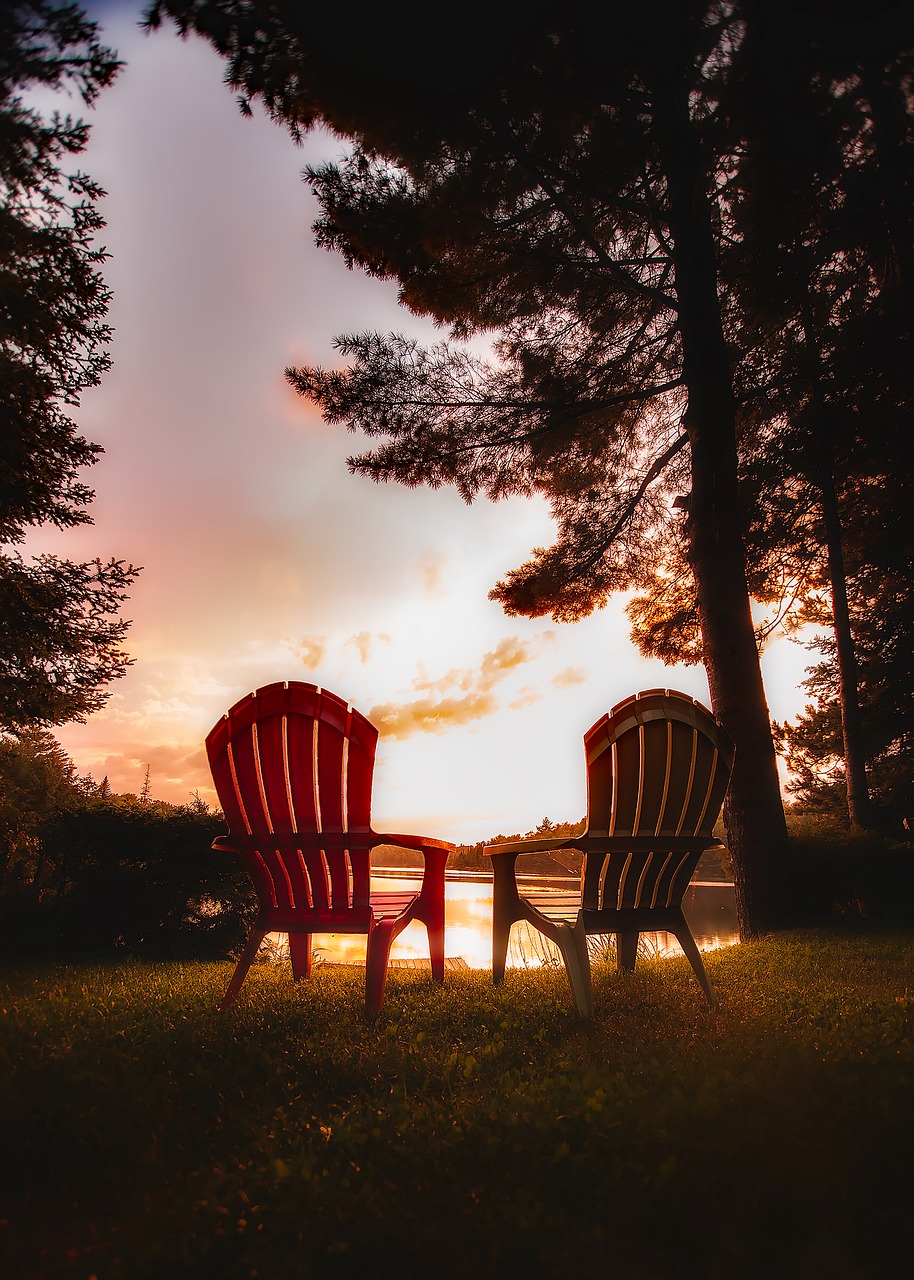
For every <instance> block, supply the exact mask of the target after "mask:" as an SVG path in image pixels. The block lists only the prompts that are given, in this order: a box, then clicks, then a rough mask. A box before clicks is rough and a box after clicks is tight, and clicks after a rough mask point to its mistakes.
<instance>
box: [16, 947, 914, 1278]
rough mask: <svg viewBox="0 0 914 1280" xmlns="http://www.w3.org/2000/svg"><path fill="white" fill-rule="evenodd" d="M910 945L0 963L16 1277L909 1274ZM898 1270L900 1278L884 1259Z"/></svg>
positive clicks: (913, 1001)
mask: <svg viewBox="0 0 914 1280" xmlns="http://www.w3.org/2000/svg"><path fill="white" fill-rule="evenodd" d="M912 943H914V934H912V933H911V932H909V931H901V930H885V931H876V930H873V931H868V932H860V931H857V932H851V931H837V932H825V931H803V932H794V933H790V934H784V935H778V936H775V937H771V938H768V939H764V940H761V941H759V942H755V943H752V944H748V945H743V946H739V947H733V948H729V949H727V950H725V951H721V952H718V953H715V954H712V955H711V956H709V957H708V968H709V972H710V973H711V976H712V980H713V981H714V982H715V984H716V986H717V989H718V992H719V996H720V1005H719V1008H718V1009H716V1010H714V1011H711V1010H708V1009H707V1008H706V1006H705V1005H704V1004H703V1002H702V1000H701V996H700V992H699V990H698V987H697V985H696V984H695V982H694V979H693V978H692V976H691V973H690V971H689V969H688V966H687V964H686V962H685V961H684V960H682V959H673V960H659V959H658V960H648V961H645V962H643V963H641V964H639V969H638V972H637V973H636V974H634V975H626V974H622V975H620V974H616V973H615V972H614V971H613V970H611V969H609V968H603V967H598V968H597V970H596V973H595V997H596V1006H597V1013H596V1019H595V1024H594V1026H593V1028H592V1029H588V1028H587V1027H586V1026H584V1025H582V1024H581V1023H579V1022H578V1021H577V1019H576V1018H575V1016H574V1012H573V1005H572V1001H571V998H570V994H569V992H568V989H567V985H566V982H565V978H564V975H563V974H562V973H561V972H560V971H554V970H546V971H542V972H533V971H518V972H515V973H513V974H511V975H510V976H509V979H508V981H507V982H506V983H505V985H504V987H502V988H499V989H498V990H495V989H493V987H492V986H491V982H490V981H489V978H488V975H487V974H485V973H478V972H470V973H458V974H452V975H449V976H448V979H447V982H446V984H445V987H444V989H443V990H442V989H440V988H438V987H436V986H434V985H433V984H432V983H431V982H430V981H429V980H428V979H427V978H426V977H424V976H423V975H421V974H418V973H411V972H409V971H406V972H403V971H395V972H394V973H392V974H391V977H390V979H389V985H388V995H387V999H386V1002H385V1006H384V1009H383V1010H382V1013H381V1016H380V1018H379V1019H378V1020H377V1022H375V1023H374V1024H372V1023H369V1022H367V1021H366V1020H365V1019H364V1017H363V1014H362V973H361V971H360V970H357V969H356V970H345V969H336V970H331V971H329V972H325V973H320V974H318V975H317V977H316V979H315V981H314V982H313V983H312V984H310V985H302V986H299V987H293V985H292V984H291V982H290V981H289V976H288V973H287V972H286V971H285V969H279V968H278V967H275V968H270V967H268V966H264V965H259V966H257V967H256V969H255V971H254V972H253V973H252V976H251V977H250V978H249V981H248V984H246V986H245V990H244V992H243V993H242V997H241V999H240V1000H239V1003H238V1005H237V1006H236V1009H235V1010H234V1011H233V1013H232V1014H231V1015H229V1016H228V1017H224V1016H222V1017H220V1016H219V1015H218V1014H217V1013H216V1012H215V1004H216V1002H217V999H218V995H219V994H220V992H221V990H222V988H223V986H224V983H225V981H226V979H227V975H228V973H229V970H230V965H229V964H228V963H224V964H220V963H199V964H180V963H158V964H153V963H148V962H142V963H141V962H133V963H130V962H128V963H119V964H114V963H111V964H105V965H90V964H75V963H74V964H53V965H52V964H30V965H25V964H23V965H18V966H13V965H6V966H5V967H4V968H3V969H2V970H0V1023H2V1025H0V1097H2V1103H0V1127H2V1141H3V1149H4V1150H5V1151H6V1152H7V1159H6V1160H5V1161H4V1162H3V1164H2V1174H0V1192H2V1208H0V1250H2V1251H3V1254H4V1255H5V1257H6V1259H7V1267H8V1268H11V1269H9V1270H7V1272H6V1274H7V1275H9V1276H10V1277H14V1276H15V1277H29V1278H30V1280H38V1277H42V1278H44V1277H47V1278H48V1280H50V1278H52V1277H53V1278H55V1280H56V1278H57V1277H60V1278H61V1280H70V1277H73V1278H74V1280H75V1278H76V1277H80V1278H81V1280H87V1278H88V1277H90V1276H93V1275H94V1276H96V1277H97V1278H98V1280H145V1278H146V1277H150V1278H151V1277H161V1276H166V1275H168V1276H171V1277H185V1276H186V1277H191V1276H194V1277H201V1276H209V1275H214V1276H216V1275H219V1276H223V1277H236V1276H237V1277H242V1276H258V1275H261V1276H266V1275H271V1276H277V1277H286V1276H288V1277H300V1276H302V1277H308V1276H312V1275H313V1276H322V1277H328V1276H329V1277H337V1276H339V1277H344V1276H349V1275H353V1276H355V1275H357V1274H360V1273H362V1272H363V1271H364V1269H365V1268H366V1267H377V1266H378V1265H379V1259H381V1260H383V1259H384V1258H385V1257H389V1265H388V1266H387V1268H385V1269H386V1270H389V1271H390V1273H391V1274H396V1273H398V1272H399V1273H400V1274H402V1275H404V1276H417V1277H418V1276H420V1275H426V1274H429V1275H432V1276H438V1277H451V1276H453V1277H457V1276H466V1275H468V1274H470V1275H472V1274H473V1273H475V1274H476V1275H477V1276H488V1275H492V1276H496V1275H497V1276H505V1275H508V1276H513V1275H518V1276H520V1275H522V1274H527V1273H529V1272H535V1273H539V1274H540V1275H550V1276H551V1275H556V1276H557V1275H559V1274H561V1273H563V1272H564V1271H565V1269H566V1268H567V1267H569V1266H582V1267H584V1268H585V1269H587V1270H593V1271H595V1272H596V1273H598V1274H600V1275H607V1276H612V1277H614V1278H615V1277H618V1278H620V1280H654V1278H655V1277H656V1278H657V1280H660V1277H674V1278H675V1280H679V1277H684V1278H691V1277H692V1276H695V1277H698V1276H705V1275H707V1274H708V1273H709V1271H716V1270H719V1269H723V1268H726V1269H728V1270H730V1271H733V1272H734V1274H738V1275H739V1276H740V1277H756V1276H757V1277H763V1276H764V1277H769V1276H772V1275H778V1276H781V1277H807V1276H808V1277H811V1278H816V1277H840V1278H842V1280H843V1278H844V1277H847V1278H851V1277H853V1278H854V1280H856V1278H857V1277H859V1278H860V1280H871V1278H872V1277H875V1276H879V1275H883V1274H885V1275H887V1276H888V1275H894V1274H898V1275H901V1274H905V1273H906V1272H907V1269H908V1266H909V1261H910V1239H909V1228H908V1217H909V1205H910V1199H911V1193H912V1190H914V1170H912V1159H911V1151H912V1149H914V1147H912V1140H914V1087H912V1086H914V1035H912V1032H914V959H912V958H914V950H912ZM892 1268H895V1270H894V1271H893V1269H892Z"/></svg>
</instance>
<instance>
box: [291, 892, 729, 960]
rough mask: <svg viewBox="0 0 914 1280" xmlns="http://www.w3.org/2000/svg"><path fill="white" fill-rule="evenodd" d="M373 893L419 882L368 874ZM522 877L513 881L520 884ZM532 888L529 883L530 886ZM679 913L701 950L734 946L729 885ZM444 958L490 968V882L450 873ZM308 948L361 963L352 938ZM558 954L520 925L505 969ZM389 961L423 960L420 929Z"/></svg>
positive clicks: (359, 944) (693, 896)
mask: <svg viewBox="0 0 914 1280" xmlns="http://www.w3.org/2000/svg"><path fill="white" fill-rule="evenodd" d="M371 879H372V886H373V887H374V888H377V889H399V890H403V889H413V888H415V889H418V888H419V886H420V884H421V880H420V879H419V878H418V877H414V876H410V875H404V874H403V873H400V874H395V873H388V874H384V873H383V872H379V873H377V874H374V875H372V878H371ZM524 879H525V877H524V876H518V882H519V883H520V884H523V882H524ZM531 883H532V881H531ZM535 883H536V887H537V888H538V889H539V888H550V887H554V888H556V889H557V890H559V889H566V890H567V888H568V883H569V882H568V879H567V878H561V877H557V878H555V879H554V880H548V879H545V878H543V877H536V879H535ZM683 908H684V910H685V914H686V918H687V920H688V921H689V926H690V927H691V930H692V932H693V934H694V935H695V940H696V942H697V943H698V946H699V947H700V949H701V950H702V951H713V950H716V949H717V948H718V947H728V946H731V945H732V944H733V943H735V942H738V941H739V929H738V925H737V919H736V899H735V894H734V889H733V885H732V884H719V883H711V882H704V881H700V882H697V883H693V884H691V885H690V886H689V888H688V890H687V892H686V896H685V898H684V900H683ZM270 941H271V944H272V949H273V950H274V953H276V954H278V955H283V954H286V953H287V948H286V945H285V943H286V939H285V938H284V937H282V936H281V935H278V936H277V935H273V936H272V937H271V939H270ZM444 946H445V955H446V956H447V957H448V958H449V959H450V958H456V957H460V958H462V959H463V960H465V961H466V963H467V965H469V967H470V968H471V969H488V968H489V967H490V966H491V963H492V880H491V878H486V877H483V876H477V875H472V874H469V873H464V874H460V873H451V874H449V875H448V877H447V881H446V885H445V939H444ZM641 946H642V949H643V950H644V951H646V952H647V953H648V954H653V955H662V956H666V955H681V954H682V951H681V949H680V946H679V943H678V942H677V941H676V939H675V938H674V937H672V935H670V934H668V933H650V934H642V935H641ZM312 948H313V951H314V958H315V960H316V961H317V962H318V963H320V962H325V963H328V964H364V963H365V938H364V937H362V936H359V935H358V934H314V935H313V938H312ZM557 958H558V952H557V951H556V949H555V948H554V947H553V946H552V944H551V943H550V942H549V941H548V939H546V938H544V937H543V935H542V934H541V933H539V932H538V931H537V930H535V929H531V928H530V927H529V926H528V925H527V924H526V923H523V922H522V923H520V924H516V925H515V926H514V928H513V929H512V930H511V941H510V945H509V948H508V964H509V965H511V966H513V967H515V968H518V967H531V966H537V965H541V964H544V963H550V962H552V961H553V960H554V959H557ZM391 959H392V960H427V959H428V939H427V935H426V932H425V926H424V925H422V924H419V923H418V921H413V923H412V924H410V925H407V927H406V928H405V929H404V930H403V932H402V933H401V934H400V936H399V937H398V938H397V940H396V941H395V942H394V945H393V948H392V950H391Z"/></svg>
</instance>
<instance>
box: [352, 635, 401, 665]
mask: <svg viewBox="0 0 914 1280" xmlns="http://www.w3.org/2000/svg"><path fill="white" fill-rule="evenodd" d="M376 640H380V641H381V643H382V644H392V643H393V642H392V640H391V637H390V636H389V635H388V634H387V632H386V631H377V632H371V631H359V632H358V633H357V634H356V635H354V636H350V637H349V639H348V640H347V641H346V644H347V645H348V646H350V647H352V648H353V649H355V650H356V652H357V653H358V655H359V661H360V662H361V663H362V666H363V667H364V666H365V665H366V664H367V663H368V661H369V660H370V658H371V653H372V649H373V648H374V643H375V641H376Z"/></svg>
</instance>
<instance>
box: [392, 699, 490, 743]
mask: <svg viewBox="0 0 914 1280" xmlns="http://www.w3.org/2000/svg"><path fill="white" fill-rule="evenodd" d="M497 710H498V702H497V700H496V699H495V698H493V696H492V695H491V694H490V693H469V694H467V695H466V697H463V698H440V699H437V700H436V699H435V698H420V699H419V700H418V701H417V702H402V703H397V702H385V703H381V704H380V705H378V706H376V707H372V708H371V710H370V711H369V713H368V719H369V720H370V721H371V722H372V724H374V725H376V726H377V727H378V729H379V730H380V731H381V734H382V735H383V737H385V738H410V737H412V735H413V734H414V733H447V731H448V729H449V728H451V726H452V725H458V724H469V723H470V722H471V721H473V720H481V719H482V718H483V717H484V716H490V715H492V714H493V712H495V711H497Z"/></svg>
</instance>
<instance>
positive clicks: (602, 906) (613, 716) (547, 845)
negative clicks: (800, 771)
mask: <svg viewBox="0 0 914 1280" xmlns="http://www.w3.org/2000/svg"><path fill="white" fill-rule="evenodd" d="M584 755H585V759H586V763H587V826H586V828H585V831H584V833H583V835H580V836H578V837H576V838H574V837H572V838H569V837H563V838H561V839H555V838H553V839H543V840H524V841H512V842H510V843H506V844H496V845H491V846H490V847H489V848H488V849H487V850H486V853H487V854H489V855H490V857H491V858H492V863H493V867H494V875H495V884H494V895H493V913H492V976H493V979H494V980H495V982H500V981H501V980H502V978H503V977H504V973H505V959H506V955H507V950H508V935H509V934H510V932H511V925H512V924H513V923H514V922H515V921H517V920H526V921H527V922H528V923H529V924H531V925H533V927H534V928H536V929H538V930H539V931H540V932H541V933H543V934H544V935H545V936H546V937H547V938H550V939H551V940H552V941H553V942H554V943H555V944H556V945H557V946H558V948H559V950H560V951H561V953H562V958H563V960H564V961H565V968H566V971H567V973H568V979H569V982H570V983H571V988H572V991H573V993H574V996H575V1001H576V1003H577V1007H578V1011H579V1012H580V1013H581V1014H584V1015H585V1016H587V1017H589V1016H591V1015H592V1012H593V996H592V993H591V984H590V957H589V953H588V948H587V938H588V937H589V936H591V935H594V934H606V933H613V934H615V935H616V954H617V959H618V964H619V967H620V968H624V969H634V967H635V957H636V955H637V951H638V938H639V935H640V934H641V933H642V932H651V931H654V930H658V931H666V932H668V933H672V934H673V935H674V936H675V937H676V938H677V939H678V941H679V944H680V946H681V947H682V949H683V951H684V952H685V954H686V956H687V957H688V959H689V962H690V964H691V965H692V968H693V969H694V971H695V976H696V977H697V978H698V981H699V982H700V983H701V986H702V990H703V991H704V993H705V995H706V996H707V999H708V1002H709V1004H712V1005H713V1004H714V1002H715V996H714V990H713V988H712V986H711V983H710V981H709V979H708V975H707V973H706V972H705V967H704V963H703V961H702V958H701V952H700V951H699V950H698V947H697V945H696V943H695V939H694V938H693V937H692V931H691V930H690V928H689V925H688V921H687V920H686V918H685V915H684V914H683V910H682V899H683V896H684V894H685V891H686V889H687V888H688V885H689V881H690V880H691V878H692V875H693V873H694V871H695V867H696V865H697V863H698V859H699V858H700V857H701V855H702V853H704V852H705V850H707V849H713V848H718V849H719V848H722V847H723V846H722V845H721V844H720V841H719V840H716V839H715V838H714V835H713V828H714V824H715V822H716V821H717V819H718V816H719V814H720V810H721V806H722V805H723V802H724V795H725V794H726V790H727V785H728V783H729V780H730V770H731V768H732V765H733V755H734V748H733V743H732V742H731V740H730V737H729V735H728V734H727V733H726V732H725V731H724V730H723V729H722V728H721V726H720V725H719V724H718V723H717V721H716V720H715V719H714V716H713V715H712V714H711V712H710V711H709V710H708V709H707V708H706V707H703V706H702V704H701V703H700V702H696V701H695V699H694V698H690V697H689V696H688V695H687V694H684V693H677V692H675V691H674V690H670V689H647V690H645V691H644V692H643V693H639V694H636V695H634V696H633V697H631V698H626V699H625V701H624V702H620V703H619V704H618V705H617V706H615V707H613V709H612V711H611V712H610V713H609V715H604V716H601V718H600V719H599V720H598V721H597V722H596V724H595V725H593V726H592V727H591V728H590V729H588V731H587V733H585V735H584ZM562 848H567V849H577V850H579V851H580V852H581V853H583V855H584V862H583V867H582V871H581V885H580V888H579V889H575V890H574V891H572V892H568V893H557V892H550V891H547V890H543V891H538V892H537V891H533V892H525V893H521V892H520V890H519V888H518V884H517V877H516V867H515V864H516V862H517V859H518V857H519V856H520V855H521V854H523V853H534V852H546V851H549V850H554V849H562Z"/></svg>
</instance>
